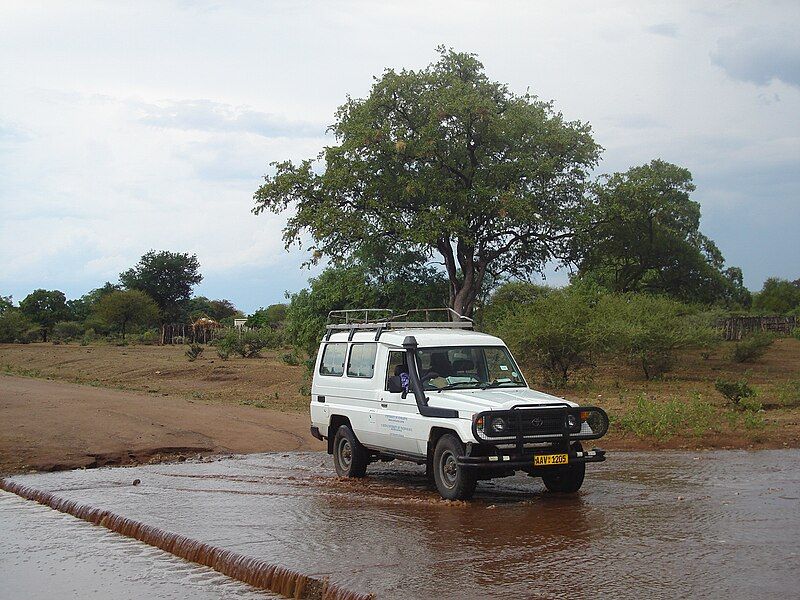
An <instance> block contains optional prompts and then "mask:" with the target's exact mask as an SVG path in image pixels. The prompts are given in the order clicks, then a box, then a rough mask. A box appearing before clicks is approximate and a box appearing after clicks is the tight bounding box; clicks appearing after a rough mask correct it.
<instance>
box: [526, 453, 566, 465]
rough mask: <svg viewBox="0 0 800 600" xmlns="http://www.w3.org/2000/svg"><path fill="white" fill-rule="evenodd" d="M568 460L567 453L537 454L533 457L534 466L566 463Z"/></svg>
mask: <svg viewBox="0 0 800 600" xmlns="http://www.w3.org/2000/svg"><path fill="white" fill-rule="evenodd" d="M568 462H569V455H567V454H539V455H537V456H534V457H533V466H534V467H548V466H550V465H566V464H567V463H568Z"/></svg>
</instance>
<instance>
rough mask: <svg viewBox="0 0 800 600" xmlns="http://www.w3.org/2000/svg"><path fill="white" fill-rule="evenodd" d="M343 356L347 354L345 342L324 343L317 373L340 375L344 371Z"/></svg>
mask: <svg viewBox="0 0 800 600" xmlns="http://www.w3.org/2000/svg"><path fill="white" fill-rule="evenodd" d="M345 356H347V344H325V349H324V350H323V351H322V362H320V363H319V374H320V375H333V376H336V377H341V376H342V373H344V359H345Z"/></svg>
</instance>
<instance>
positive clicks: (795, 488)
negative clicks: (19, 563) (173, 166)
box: [6, 450, 800, 598]
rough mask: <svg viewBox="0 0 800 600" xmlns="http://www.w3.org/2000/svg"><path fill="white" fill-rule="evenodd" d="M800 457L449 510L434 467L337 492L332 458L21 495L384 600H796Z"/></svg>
mask: <svg viewBox="0 0 800 600" xmlns="http://www.w3.org/2000/svg"><path fill="white" fill-rule="evenodd" d="M798 460H800V452H799V451H797V450H784V451H781V450H776V451H760V452H743V451H736V452H731V451H728V452H636V453H634V452H630V453H623V452H621V453H614V454H612V455H610V457H609V460H608V462H606V463H604V464H601V465H593V466H590V468H589V469H588V477H587V480H586V482H585V484H584V487H583V489H582V491H581V493H580V494H578V495H576V496H558V495H554V494H549V493H547V492H545V491H544V488H543V486H542V484H541V482H540V481H539V480H536V479H531V478H528V477H526V476H516V477H512V478H507V479H500V480H494V481H492V482H483V483H481V484H479V487H478V491H477V494H476V498H475V500H474V501H473V502H471V503H462V502H446V501H443V500H441V499H440V498H438V496H437V495H436V493H435V492H433V491H430V490H429V489H427V487H426V482H425V478H424V469H422V468H421V467H416V466H413V465H407V464H403V463H389V464H377V465H370V468H369V470H368V474H369V475H370V477H369V478H367V479H365V480H363V481H344V480H338V479H336V478H335V477H334V476H333V474H332V473H333V470H332V466H331V464H330V461H329V458H328V457H327V456H326V455H324V454H318V453H292V454H262V455H249V456H241V457H232V458H227V459H223V460H217V461H213V462H197V463H192V462H187V463H179V464H169V465H152V466H145V467H134V468H115V469H94V470H86V471H70V472H61V473H48V474H37V475H27V476H18V477H12V478H10V479H7V480H6V486H7V487H8V486H9V485H12V486H26V487H27V488H28V489H29V490H33V489H35V490H39V491H41V492H46V493H50V494H52V496H53V497H54V498H56V499H57V502H61V503H62V506H63V505H64V503H67V502H70V501H71V502H74V503H78V504H81V505H83V506H86V507H87V508H85V509H84V510H85V511H86V513H87V514H88V515H90V516H91V515H93V516H92V519H98V515H100V514H101V513H102V512H103V511H108V512H110V513H113V514H114V515H117V516H118V518H119V519H121V520H123V521H124V520H127V522H136V523H139V524H140V525H138V526H137V527H138V528H137V527H134V526H133V525H131V526H130V527H131V532H136V531H139V532H141V531H144V532H147V531H150V530H152V529H158V530H160V531H165V532H172V533H174V534H175V535H176V536H183V537H184V538H186V539H189V540H195V541H196V542H198V543H199V544H204V545H206V546H208V547H209V548H211V547H213V548H216V549H218V550H214V551H213V552H216V553H217V554H218V553H219V552H228V553H229V554H230V555H236V556H237V557H243V558H240V559H237V560H239V561H240V564H244V563H247V564H250V565H252V564H256V563H258V561H261V562H263V563H267V564H270V565H275V566H280V567H282V568H283V569H284V570H285V571H287V572H289V571H291V572H293V573H297V574H303V576H307V577H309V578H310V580H315V581H324V580H325V579H329V580H330V582H331V584H330V585H331V588H332V589H333V588H335V589H338V590H342V591H344V590H349V591H353V592H357V593H362V594H366V593H370V592H374V593H375V594H376V595H377V597H379V598H430V597H437V598H472V597H499V596H500V595H502V596H503V597H505V598H531V597H536V598H560V597H564V596H575V597H613V598H639V597H649V598H674V597H676V596H678V597H686V596H690V597H695V598H702V597H708V598H710V597H725V596H732V597H737V598H747V597H764V596H769V597H776V596H785V597H795V596H796V595H797V594H798V590H800V547H798V543H797V540H798V539H800V470H798V469H797V466H796V463H797V461H798ZM135 479H139V480H141V482H140V484H139V485H132V483H133V481H134V480H135ZM92 511H96V512H92ZM92 519H90V520H92ZM99 519H100V520H102V517H99ZM98 522H99V521H98ZM129 533H130V532H129ZM139 539H141V537H140V538H139ZM204 547H205V546H204ZM205 551H207V550H204V551H203V552H205ZM203 552H199V553H198V552H195V554H196V555H197V556H199V555H200V554H202V553H203ZM197 556H194V557H188V558H194V559H195V560H196V559H197ZM206 564H207V562H206ZM223 572H225V571H223ZM239 574H240V575H241V573H239ZM234 575H235V573H234ZM286 591H287V592H289V593H292V592H291V591H290V590H288V589H287V590H286Z"/></svg>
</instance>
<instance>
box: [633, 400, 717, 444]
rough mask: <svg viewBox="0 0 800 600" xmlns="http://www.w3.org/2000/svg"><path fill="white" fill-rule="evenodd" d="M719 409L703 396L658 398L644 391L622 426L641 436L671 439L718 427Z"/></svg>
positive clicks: (699, 433)
mask: <svg viewBox="0 0 800 600" xmlns="http://www.w3.org/2000/svg"><path fill="white" fill-rule="evenodd" d="M715 417H716V411H715V409H714V406H713V405H712V404H710V403H709V402H705V401H704V400H703V399H702V398H701V397H700V396H699V395H695V396H694V397H693V398H692V399H691V400H689V401H682V400H667V401H664V402H660V401H657V400H655V399H652V398H648V397H646V396H645V395H644V394H641V395H640V396H639V397H638V398H637V400H636V406H635V408H634V409H633V410H631V411H630V412H628V413H627V414H625V415H623V416H622V417H621V418H620V419H619V424H620V427H622V428H623V429H625V430H627V431H630V432H631V433H633V434H634V435H637V436H638V437H655V438H657V439H667V438H670V437H672V436H674V435H676V434H679V433H689V432H691V433H693V434H694V435H701V434H702V433H704V432H706V431H708V430H710V429H714V428H715Z"/></svg>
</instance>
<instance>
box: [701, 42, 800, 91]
mask: <svg viewBox="0 0 800 600" xmlns="http://www.w3.org/2000/svg"><path fill="white" fill-rule="evenodd" d="M711 61H712V63H713V64H715V65H717V66H719V67H721V68H722V69H724V70H725V72H726V73H727V74H728V75H729V76H730V77H732V78H733V79H738V80H740V81H748V82H751V83H755V84H756V85H767V84H769V83H770V82H771V81H772V80H773V79H779V80H780V81H783V82H784V83H786V84H789V85H793V86H797V87H800V38H798V37H797V35H796V32H791V31H755V30H752V29H750V30H744V31H741V32H739V33H738V34H737V35H735V36H732V37H727V38H722V39H720V40H719V42H718V44H717V51H716V52H714V53H712V55H711Z"/></svg>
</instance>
